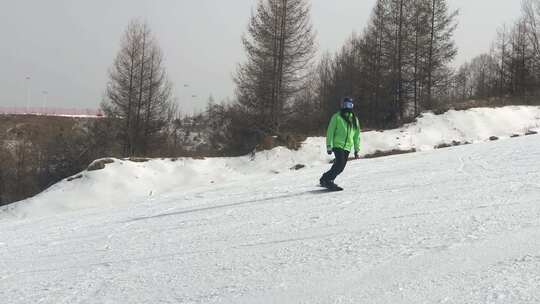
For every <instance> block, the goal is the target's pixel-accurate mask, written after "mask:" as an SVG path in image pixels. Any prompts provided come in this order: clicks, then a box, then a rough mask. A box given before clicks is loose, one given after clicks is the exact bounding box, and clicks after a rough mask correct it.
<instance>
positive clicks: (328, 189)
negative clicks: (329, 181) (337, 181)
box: [321, 185, 343, 192]
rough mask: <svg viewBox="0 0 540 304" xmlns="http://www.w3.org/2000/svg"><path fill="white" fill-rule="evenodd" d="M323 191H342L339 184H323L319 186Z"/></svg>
mask: <svg viewBox="0 0 540 304" xmlns="http://www.w3.org/2000/svg"><path fill="white" fill-rule="evenodd" d="M321 187H322V188H323V189H324V190H325V191H328V192H338V191H343V188H341V187H340V186H337V185H336V186H329V187H324V186H321Z"/></svg>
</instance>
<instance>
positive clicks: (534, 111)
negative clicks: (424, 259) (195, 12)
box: [0, 107, 540, 219]
mask: <svg viewBox="0 0 540 304" xmlns="http://www.w3.org/2000/svg"><path fill="white" fill-rule="evenodd" d="M529 131H540V107H504V108H496V109H489V108H479V109H471V110H468V111H449V112H447V113H445V114H443V115H433V114H429V113H427V114H424V115H423V117H422V118H420V119H419V120H418V121H417V122H415V123H412V124H409V125H406V126H404V127H403V128H401V129H396V130H389V131H384V132H377V131H372V132H365V133H363V134H362V151H361V155H367V154H372V153H374V152H376V151H391V150H396V149H397V150H410V149H416V150H417V151H429V150H433V149H434V147H436V146H438V145H440V144H445V143H446V144H451V143H452V142H459V143H478V142H485V141H489V138H490V137H492V136H496V137H498V138H500V139H508V138H510V137H511V136H513V135H524V134H526V133H527V132H529ZM331 159H332V157H329V156H328V155H327V154H326V143H325V139H324V138H309V139H307V140H306V142H305V143H304V144H303V146H302V148H301V149H300V151H290V150H287V149H285V148H276V149H274V150H272V151H264V152H260V153H257V154H256V155H254V156H245V157H234V158H209V159H205V160H195V159H178V160H171V159H164V160H151V161H149V162H145V163H136V162H131V161H125V160H115V162H114V163H112V164H108V165H107V166H106V168H105V170H100V171H93V172H87V171H85V172H82V173H81V174H78V175H77V177H80V178H77V179H73V180H71V181H68V180H65V181H63V182H61V183H58V184H57V185H55V186H53V187H51V188H50V189H48V190H47V191H45V192H44V193H42V194H40V195H38V196H36V197H34V198H30V199H28V200H25V201H22V202H19V203H16V204H12V205H10V206H8V207H4V208H0V219H2V218H11V217H13V216H15V217H19V218H21V217H41V216H48V215H56V214H59V213H61V212H66V211H73V210H80V209H84V208H92V207H110V206H122V205H129V204H133V203H138V202H141V201H146V200H148V199H151V198H153V197H156V196H160V195H163V194H167V193H169V192H171V191H174V190H178V191H194V190H198V189H202V190H201V191H203V190H204V189H207V188H209V187H210V188H211V189H214V188H218V187H220V185H222V184H223V183H225V182H230V181H243V182H245V183H246V186H249V185H250V184H251V181H253V180H264V179H267V178H271V177H272V176H273V175H276V174H282V173H284V172H288V171H290V169H291V168H292V167H294V166H296V165H298V164H301V165H304V166H306V167H307V168H319V167H320V166H321V165H327V164H328V162H329V161H330V160H331ZM318 170H320V169H318ZM316 182H317V181H316V179H314V180H313V183H316Z"/></svg>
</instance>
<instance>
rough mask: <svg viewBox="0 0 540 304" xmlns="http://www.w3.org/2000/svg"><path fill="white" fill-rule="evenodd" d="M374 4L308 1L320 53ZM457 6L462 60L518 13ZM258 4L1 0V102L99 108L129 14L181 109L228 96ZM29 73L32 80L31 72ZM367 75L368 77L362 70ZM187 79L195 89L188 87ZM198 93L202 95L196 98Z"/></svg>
mask: <svg viewBox="0 0 540 304" xmlns="http://www.w3.org/2000/svg"><path fill="white" fill-rule="evenodd" d="M374 3H375V0H334V1H331V0H312V8H313V10H312V19H313V24H314V26H315V28H316V30H317V32H318V40H319V45H320V48H321V52H322V51H325V50H330V51H335V50H336V49H338V48H339V47H341V45H342V44H343V42H344V41H345V39H347V37H349V36H350V34H351V33H352V32H353V31H357V32H361V31H362V30H363V29H364V27H365V25H366V24H367V21H368V18H369V15H370V13H371V9H372V7H373V5H374ZM449 3H450V5H451V6H452V8H458V9H460V11H461V14H460V16H459V28H458V30H457V32H456V37H455V39H456V42H457V45H458V47H459V55H458V57H457V59H456V63H455V64H456V65H457V64H459V63H461V62H463V61H466V60H468V59H470V58H471V57H473V56H475V55H478V54H480V53H482V52H485V51H487V50H488V49H489V47H490V44H491V42H492V41H493V39H494V37H495V33H496V29H497V28H498V27H499V26H501V25H502V24H504V23H512V22H513V21H514V20H515V19H516V18H517V17H518V16H519V15H520V6H521V5H520V1H519V0H449ZM255 4H256V0H226V1H225V0H113V1H111V0H92V1H88V0H45V1H44V0H0V8H1V9H0V37H2V45H1V46H0V106H25V104H26V96H27V93H26V92H27V86H28V87H29V88H30V106H41V105H42V104H43V102H44V100H45V98H44V94H43V93H42V92H43V91H47V92H49V93H48V98H47V99H48V106H58V107H91V108H96V107H98V105H99V103H100V102H101V99H102V96H103V92H104V88H105V85H106V83H107V70H108V69H109V67H110V66H111V64H112V62H113V59H114V57H115V56H116V52H117V51H118V48H119V43H120V38H121V36H122V34H123V32H124V30H125V27H126V25H127V24H128V22H129V20H130V19H132V18H135V17H142V18H144V19H146V20H147V21H148V22H149V24H150V26H151V27H152V29H153V31H154V33H155V35H156V36H157V37H158V39H159V41H160V44H161V47H162V49H163V51H164V54H165V57H166V58H165V60H166V62H165V64H166V68H167V71H168V73H169V76H170V78H171V80H172V82H173V83H174V85H175V95H176V96H177V97H178V99H179V103H180V106H181V107H182V108H183V109H184V111H185V112H191V111H192V110H193V109H200V108H202V107H204V105H205V103H206V100H207V98H208V96H209V95H210V94H212V95H213V96H214V97H215V99H216V100H218V101H219V100H221V99H224V98H226V97H232V96H233V92H234V85H233V82H232V80H231V75H232V73H233V71H234V70H235V67H236V65H237V64H238V63H239V62H241V61H242V60H243V50H242V45H241V41H240V37H241V35H242V33H243V32H244V31H245V29H246V26H247V23H248V21H249V17H250V13H251V10H252V8H253V7H254V6H255ZM27 76H30V77H31V80H29V81H27V80H25V78H26V77H27ZM366 77H369V75H366ZM184 84H188V85H189V87H187V88H186V87H184ZM192 95H196V96H197V97H195V98H193V97H192Z"/></svg>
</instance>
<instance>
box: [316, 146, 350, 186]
mask: <svg viewBox="0 0 540 304" xmlns="http://www.w3.org/2000/svg"><path fill="white" fill-rule="evenodd" d="M332 151H333V152H334V156H335V157H336V159H335V160H334V164H333V165H332V168H330V171H328V172H326V173H325V174H323V176H322V177H321V180H324V181H328V182H333V181H334V180H335V179H336V177H337V176H338V175H339V174H341V172H343V170H344V169H345V166H346V165H347V160H348V159H349V151H346V150H343V149H339V148H334V149H332Z"/></svg>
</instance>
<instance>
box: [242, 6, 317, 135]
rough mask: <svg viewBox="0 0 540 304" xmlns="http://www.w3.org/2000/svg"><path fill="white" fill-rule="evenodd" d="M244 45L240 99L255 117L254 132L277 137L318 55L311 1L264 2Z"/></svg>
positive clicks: (251, 22) (249, 27)
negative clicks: (288, 108) (274, 134)
mask: <svg viewBox="0 0 540 304" xmlns="http://www.w3.org/2000/svg"><path fill="white" fill-rule="evenodd" d="M242 41H243V45H244V48H245V50H246V53H247V62H246V63H244V64H241V65H240V66H239V67H238V70H237V72H236V75H235V78H234V80H235V82H236V84H237V98H238V101H239V103H240V104H241V105H242V106H243V108H244V110H245V111H246V113H248V114H250V115H251V116H253V117H254V118H255V119H254V128H258V129H260V130H261V131H262V132H265V133H277V132H279V129H280V125H281V124H282V122H283V114H284V110H285V108H286V107H288V106H289V105H290V103H291V101H292V99H293V97H294V95H295V94H296V93H298V92H300V91H301V90H302V89H303V87H304V86H305V83H306V79H307V71H308V68H309V67H310V64H311V62H312V59H313V57H314V54H315V33H314V30H313V28H312V25H311V20H310V6H309V4H308V1H306V0H260V1H259V2H258V5H257V10H256V13H254V14H252V17H251V21H250V23H249V26H248V30H247V34H246V35H245V36H244V37H243V40H242Z"/></svg>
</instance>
